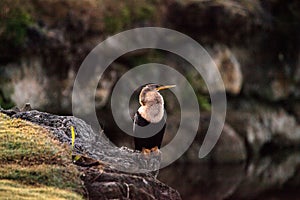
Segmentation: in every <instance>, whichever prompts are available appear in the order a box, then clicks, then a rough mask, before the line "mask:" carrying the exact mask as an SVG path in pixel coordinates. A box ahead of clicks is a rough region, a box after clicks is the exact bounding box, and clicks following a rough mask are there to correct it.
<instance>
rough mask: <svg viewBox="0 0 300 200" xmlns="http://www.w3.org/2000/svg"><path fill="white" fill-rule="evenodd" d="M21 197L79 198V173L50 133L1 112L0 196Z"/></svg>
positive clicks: (81, 190) (68, 153)
mask: <svg viewBox="0 0 300 200" xmlns="http://www.w3.org/2000/svg"><path fill="white" fill-rule="evenodd" d="M9 191H10V192H9ZM23 194H24V195H25V196H23V197H24V198H25V197H26V198H27V197H28V198H30V199H31V197H35V198H36V199H47V197H50V196H51V197H57V199H82V195H81V194H83V186H82V181H81V179H80V173H79V171H78V170H77V168H76V166H75V165H73V164H72V158H71V150H70V149H69V148H68V147H67V146H64V145H62V144H61V143H59V142H58V141H57V140H55V139H54V138H53V136H52V133H51V132H49V131H48V130H46V129H45V128H43V127H40V126H38V125H34V124H32V123H30V122H27V121H24V120H21V119H11V118H10V117H8V116H7V115H5V114H2V113H0V196H1V197H4V198H5V199H10V198H14V199H15V195H16V196H19V197H20V198H21V197H22V195H23ZM28 195H29V196H28ZM30 195H31V196H30ZM32 195H34V196H32ZM23 197H22V198H23ZM22 198H21V199H22Z"/></svg>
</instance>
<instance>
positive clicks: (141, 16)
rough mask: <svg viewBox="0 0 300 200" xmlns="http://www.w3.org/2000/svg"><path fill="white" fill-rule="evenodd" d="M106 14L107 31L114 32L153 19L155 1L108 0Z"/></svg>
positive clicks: (105, 24)
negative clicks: (118, 0) (121, 0)
mask: <svg viewBox="0 0 300 200" xmlns="http://www.w3.org/2000/svg"><path fill="white" fill-rule="evenodd" d="M105 6H106V7H107V9H106V12H105V15H104V26H105V33H108V34H113V33H118V32H120V31H124V30H126V29H128V28H131V27H134V26H135V25H136V24H140V23H142V24H143V23H144V22H145V21H151V20H153V19H154V17H155V13H156V10H157V9H156V2H155V1H145V0H142V1H133V0H126V1H123V2H118V3H116V2H115V1H107V2H106V3H105Z"/></svg>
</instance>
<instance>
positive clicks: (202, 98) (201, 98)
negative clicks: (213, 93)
mask: <svg viewBox="0 0 300 200" xmlns="http://www.w3.org/2000/svg"><path fill="white" fill-rule="evenodd" d="M186 78H187V80H188V81H189V82H190V84H191V85H192V87H193V89H194V91H195V93H196V95H197V100H198V104H199V107H200V109H202V110H205V111H209V110H210V109H211V103H210V97H209V94H207V92H205V91H207V88H206V84H205V82H204V80H203V79H202V77H201V76H200V75H199V74H198V73H193V72H192V71H189V72H188V73H187V74H186Z"/></svg>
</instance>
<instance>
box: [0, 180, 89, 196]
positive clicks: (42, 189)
mask: <svg viewBox="0 0 300 200" xmlns="http://www.w3.org/2000/svg"><path fill="white" fill-rule="evenodd" d="M0 197H3V198H4V199H6V200H20V199H24V200H25V199H32V200H40V199H43V200H46V199H74V200H77V199H83V198H82V197H81V196H80V195H78V194H76V193H74V192H70V191H67V190H62V189H57V188H54V187H48V186H39V187H33V186H28V185H24V184H20V183H18V182H17V181H11V180H0Z"/></svg>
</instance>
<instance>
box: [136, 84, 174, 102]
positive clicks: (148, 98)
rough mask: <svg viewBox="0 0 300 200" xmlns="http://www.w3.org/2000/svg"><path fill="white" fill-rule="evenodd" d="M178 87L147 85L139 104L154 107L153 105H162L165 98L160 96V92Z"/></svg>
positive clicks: (141, 93) (143, 89)
mask: <svg viewBox="0 0 300 200" xmlns="http://www.w3.org/2000/svg"><path fill="white" fill-rule="evenodd" d="M175 86H176V85H159V84H152V83H151V84H147V85H145V86H144V87H143V88H142V90H141V92H140V96H139V102H140V104H141V105H142V106H145V105H153V104H162V105H163V98H162V96H161V95H160V94H159V91H161V90H165V89H168V88H173V87H175Z"/></svg>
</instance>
